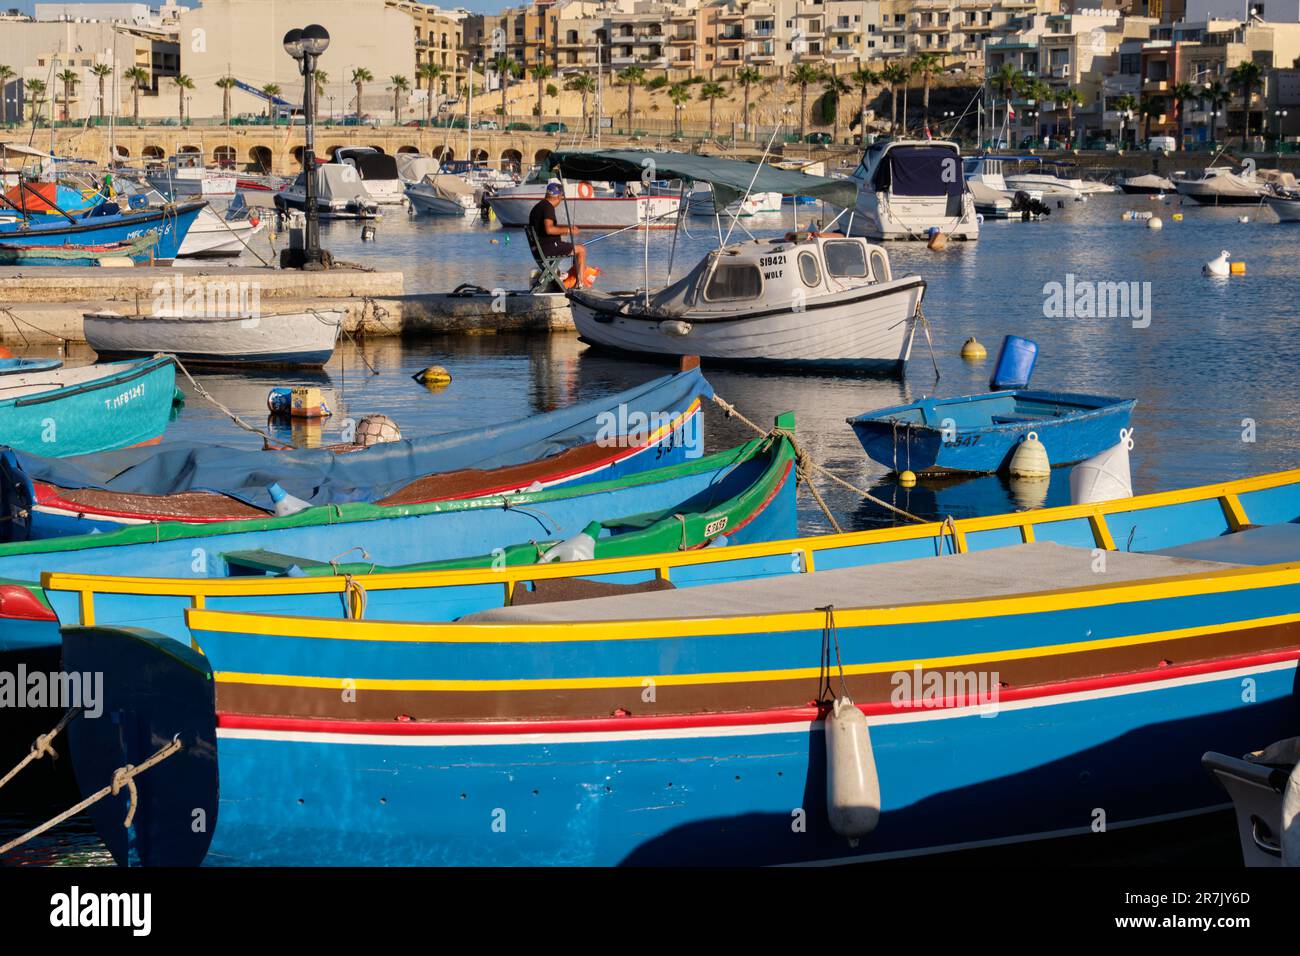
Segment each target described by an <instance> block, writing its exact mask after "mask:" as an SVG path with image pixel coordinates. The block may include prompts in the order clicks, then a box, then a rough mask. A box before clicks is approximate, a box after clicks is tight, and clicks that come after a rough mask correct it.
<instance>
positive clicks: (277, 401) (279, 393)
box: [266, 386, 293, 415]
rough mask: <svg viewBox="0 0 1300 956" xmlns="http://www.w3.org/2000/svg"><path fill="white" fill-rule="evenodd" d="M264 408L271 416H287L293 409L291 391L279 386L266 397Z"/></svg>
mask: <svg viewBox="0 0 1300 956" xmlns="http://www.w3.org/2000/svg"><path fill="white" fill-rule="evenodd" d="M266 407H267V410H268V411H270V413H271V414H272V415H288V414H289V411H290V409H292V407H293V389H291V388H285V387H284V386H280V387H278V388H273V389H271V391H270V393H268V394H267V396H266Z"/></svg>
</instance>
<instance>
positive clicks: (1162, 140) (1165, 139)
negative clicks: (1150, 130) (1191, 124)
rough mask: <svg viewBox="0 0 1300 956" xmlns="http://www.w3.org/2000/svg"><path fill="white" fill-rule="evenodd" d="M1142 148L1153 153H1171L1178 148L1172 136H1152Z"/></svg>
mask: <svg viewBox="0 0 1300 956" xmlns="http://www.w3.org/2000/svg"><path fill="white" fill-rule="evenodd" d="M1142 148H1143V149H1145V150H1148V151H1149V152H1153V153H1155V152H1166V153H1172V152H1173V151H1174V150H1175V149H1177V148H1178V141H1177V140H1176V139H1174V138H1173V137H1172V136H1152V137H1151V138H1150V139H1148V140H1147V141H1146V143H1145V144H1143V147H1142Z"/></svg>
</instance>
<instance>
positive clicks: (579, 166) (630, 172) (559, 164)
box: [547, 149, 858, 211]
mask: <svg viewBox="0 0 1300 956" xmlns="http://www.w3.org/2000/svg"><path fill="white" fill-rule="evenodd" d="M547 163H548V167H549V168H550V169H552V170H556V171H558V172H561V173H562V174H563V175H564V176H565V177H566V178H569V179H595V180H598V181H601V182H614V183H620V182H639V181H640V180H641V178H642V176H643V174H644V173H645V172H646V170H649V171H650V176H651V178H652V179H658V180H663V179H680V180H682V181H683V182H684V183H687V184H691V183H709V184H710V185H711V186H712V187H713V204H714V207H715V208H716V209H717V210H718V211H722V210H725V209H726V208H727V206H729V205H731V203H733V202H735V201H736V200H737V199H740V198H741V197H743V196H744V195H745V194H746V193H780V194H781V195H783V196H812V197H813V198H815V199H821V200H824V201H826V202H830V203H834V204H835V205H837V206H841V207H843V208H845V209H852V208H853V206H854V204H855V203H856V202H857V195H858V187H857V183H855V182H853V181H852V180H848V179H828V178H826V177H825V176H809V175H807V174H806V173H800V172H795V171H793V170H785V169H776V168H775V167H772V166H767V165H763V166H760V165H758V164H756V163H746V162H742V161H741V160H738V159H719V158H718V157H716V156H695V155H692V154H689V153H672V152H666V153H659V152H655V151H653V150H639V149H614V150H592V151H576V150H557V151H556V152H554V153H551V155H550V158H549V159H548V160H547Z"/></svg>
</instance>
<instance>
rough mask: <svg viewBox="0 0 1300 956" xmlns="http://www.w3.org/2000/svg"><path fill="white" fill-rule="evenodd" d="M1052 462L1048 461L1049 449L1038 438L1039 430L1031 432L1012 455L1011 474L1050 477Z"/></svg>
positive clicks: (1017, 476) (1021, 476)
mask: <svg viewBox="0 0 1300 956" xmlns="http://www.w3.org/2000/svg"><path fill="white" fill-rule="evenodd" d="M1051 474H1052V463H1051V462H1050V461H1048V458H1047V449H1046V448H1044V447H1043V443H1042V442H1040V441H1039V440H1038V432H1030V433H1029V434H1028V435H1026V436H1025V440H1024V441H1022V442H1021V443H1020V444H1019V445H1018V446H1017V447H1016V451H1015V454H1013V455H1012V456H1011V476H1012V477H1013V478H1050V477H1051Z"/></svg>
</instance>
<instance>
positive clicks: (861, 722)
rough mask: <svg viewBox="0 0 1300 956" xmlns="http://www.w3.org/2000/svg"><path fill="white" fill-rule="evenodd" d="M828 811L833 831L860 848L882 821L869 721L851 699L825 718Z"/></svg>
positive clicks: (841, 700) (836, 705) (841, 701)
mask: <svg viewBox="0 0 1300 956" xmlns="http://www.w3.org/2000/svg"><path fill="white" fill-rule="evenodd" d="M824 726H825V734H826V812H827V816H828V817H829V818H830V824H831V829H832V830H834V831H835V832H836V833H838V834H839V835H840V836H842V837H845V838H846V839H847V840H848V841H849V845H850V846H857V845H858V841H859V840H861V839H862V838H863V837H865V836H867V835H869V834H870V833H871V831H872V830H874V829H875V828H876V824H877V823H878V822H879V821H880V778H879V776H878V774H877V772H876V758H875V754H874V753H873V752H872V749H871V731H870V729H869V728H868V726H867V718H866V717H864V716H863V715H862V711H860V710H858V708H857V707H855V706H854V704H853V701H852V700H850V699H849V698H848V697H847V696H846V697H841V698H839V699H838V700H836V701H834V702H833V703H832V704H831V709H830V712H829V713H828V714H827V715H826V718H825V724H824Z"/></svg>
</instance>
